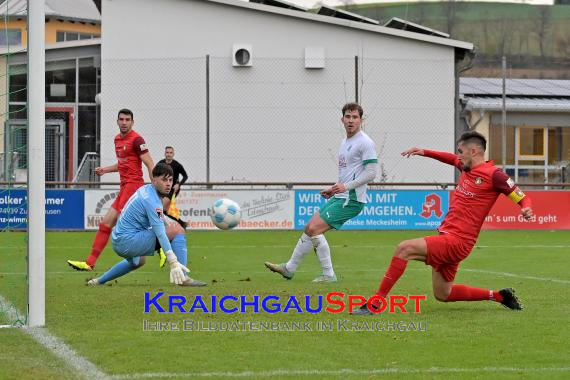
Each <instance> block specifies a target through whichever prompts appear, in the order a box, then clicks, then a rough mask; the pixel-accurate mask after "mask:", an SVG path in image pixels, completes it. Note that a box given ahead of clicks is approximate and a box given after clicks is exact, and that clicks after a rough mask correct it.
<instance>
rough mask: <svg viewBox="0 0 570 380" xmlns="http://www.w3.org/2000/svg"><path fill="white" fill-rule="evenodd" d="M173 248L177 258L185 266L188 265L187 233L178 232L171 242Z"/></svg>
mask: <svg viewBox="0 0 570 380" xmlns="http://www.w3.org/2000/svg"><path fill="white" fill-rule="evenodd" d="M170 245H172V250H173V251H174V254H175V255H176V260H178V262H179V263H180V264H182V265H184V266H188V248H187V247H186V235H185V234H178V235H176V236H175V237H174V239H172V241H171V242H170Z"/></svg>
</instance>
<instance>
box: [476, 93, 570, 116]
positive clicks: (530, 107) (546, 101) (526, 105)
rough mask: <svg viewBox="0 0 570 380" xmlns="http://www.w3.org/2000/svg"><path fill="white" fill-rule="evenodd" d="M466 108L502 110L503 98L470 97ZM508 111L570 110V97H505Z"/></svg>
mask: <svg viewBox="0 0 570 380" xmlns="http://www.w3.org/2000/svg"><path fill="white" fill-rule="evenodd" d="M466 101H467V103H466V105H465V109H466V110H468V111H501V110H502V109H503V99H502V98H498V97H484V96H477V97H469V98H467V99H466ZM505 108H506V111H507V112H513V111H517V112H570V99H566V98H526V97H525V98H519V97H509V98H506V99H505Z"/></svg>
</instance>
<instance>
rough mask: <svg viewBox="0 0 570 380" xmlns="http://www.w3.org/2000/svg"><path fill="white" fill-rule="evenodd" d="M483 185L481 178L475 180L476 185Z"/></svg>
mask: <svg viewBox="0 0 570 380" xmlns="http://www.w3.org/2000/svg"><path fill="white" fill-rule="evenodd" d="M482 183H483V178H481V177H477V178H475V184H476V185H480V184H482Z"/></svg>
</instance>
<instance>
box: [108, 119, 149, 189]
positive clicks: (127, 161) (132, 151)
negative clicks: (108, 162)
mask: <svg viewBox="0 0 570 380" xmlns="http://www.w3.org/2000/svg"><path fill="white" fill-rule="evenodd" d="M147 152H148V148H147V147H146V143H145V141H144V139H143V138H142V137H141V136H140V135H139V134H138V133H136V132H135V131H133V130H132V129H131V130H130V132H129V133H127V134H126V135H125V136H124V137H123V136H121V134H120V133H119V134H118V135H117V136H115V153H116V154H117V162H118V164H119V176H120V177H121V184H124V183H133V182H141V183H143V182H144V179H143V172H142V160H141V156H142V155H143V154H145V153H147Z"/></svg>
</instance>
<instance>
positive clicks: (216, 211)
mask: <svg viewBox="0 0 570 380" xmlns="http://www.w3.org/2000/svg"><path fill="white" fill-rule="evenodd" d="M210 216H211V217H212V223H214V224H215V225H216V227H218V228H219V229H221V230H229V229H231V228H234V227H235V226H237V225H238V224H239V221H240V220H241V209H240V207H239V205H238V204H237V203H236V202H234V201H232V200H231V199H227V198H222V199H218V200H217V201H215V202H214V204H213V205H212V213H211V214H210Z"/></svg>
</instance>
